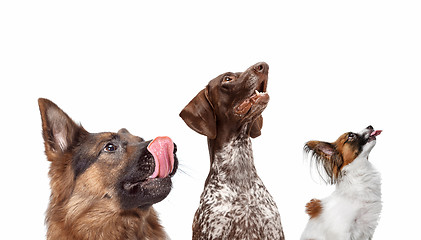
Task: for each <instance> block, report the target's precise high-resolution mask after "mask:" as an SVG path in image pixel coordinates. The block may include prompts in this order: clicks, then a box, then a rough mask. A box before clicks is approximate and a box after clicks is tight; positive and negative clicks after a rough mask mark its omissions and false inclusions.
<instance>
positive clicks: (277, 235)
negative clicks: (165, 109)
mask: <svg viewBox="0 0 421 240" xmlns="http://www.w3.org/2000/svg"><path fill="white" fill-rule="evenodd" d="M268 71H269V65H267V64H266V63H264V62H261V63H257V64H254V65H253V66H251V67H249V68H248V69H247V70H246V71H244V72H237V73H233V72H227V73H224V74H221V75H219V76H218V77H216V78H214V79H213V80H211V81H210V82H209V83H208V85H207V86H206V88H205V89H203V90H201V91H200V92H199V93H198V94H197V95H196V96H195V97H194V98H193V99H192V100H191V101H190V102H189V103H188V104H187V105H186V107H185V108H184V109H183V110H182V111H181V113H180V117H181V118H182V119H183V120H184V122H185V123H186V124H187V125H188V126H189V127H190V128H192V129H193V130H194V131H196V132H198V133H200V134H202V135H205V136H207V138H208V148H209V153H210V161H211V168H210V170H209V174H208V178H207V179H206V182H205V188H204V191H203V193H202V195H201V200H200V206H199V208H198V209H197V211H196V213H195V216H194V220H193V226H192V230H193V236H192V239H194V240H196V239H284V234H283V230H282V224H281V219H280V216H279V212H278V209H277V207H276V204H275V202H274V201H273V199H272V197H271V196H270V194H269V192H268V191H267V190H266V188H265V187H264V185H263V182H262V181H261V180H260V178H259V177H258V176H257V173H256V169H255V166H254V162H253V156H252V155H253V154H252V149H251V141H250V137H252V138H255V137H258V136H260V135H261V129H262V125H263V117H262V112H263V110H264V109H265V108H266V106H267V104H268V102H269V95H268V94H267V93H265V92H266V88H267V80H268ZM256 90H257V91H258V92H264V93H260V94H259V93H256V92H255V91H256ZM233 139H235V140H233ZM233 142H235V144H233ZM228 145H230V147H228ZM237 151H238V152H241V153H240V154H238V155H237V156H236V157H235V158H232V159H231V157H232V156H233V155H236V154H235V153H233V152H237ZM237 207H239V209H243V210H244V211H241V210H237ZM221 208H223V209H224V210H223V211H221V210H220V209H221ZM221 229H222V230H221Z"/></svg>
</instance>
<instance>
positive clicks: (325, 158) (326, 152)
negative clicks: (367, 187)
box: [304, 141, 343, 184]
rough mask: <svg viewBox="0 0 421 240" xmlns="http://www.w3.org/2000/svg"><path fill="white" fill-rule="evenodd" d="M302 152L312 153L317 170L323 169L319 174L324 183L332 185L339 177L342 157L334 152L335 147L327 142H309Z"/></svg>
mask: <svg viewBox="0 0 421 240" xmlns="http://www.w3.org/2000/svg"><path fill="white" fill-rule="evenodd" d="M304 150H305V151H306V152H307V153H309V152H310V151H312V153H311V154H312V157H313V159H314V160H315V163H316V165H317V166H319V168H318V169H324V173H321V172H320V170H319V174H320V176H321V177H322V179H323V180H324V181H325V182H326V183H330V184H334V183H336V182H337V181H338V179H339V178H340V176H341V171H340V170H341V167H342V165H343V159H342V155H341V154H339V152H338V151H337V150H336V147H335V146H334V145H333V144H331V143H328V142H320V141H309V142H307V143H306V145H305V147H304Z"/></svg>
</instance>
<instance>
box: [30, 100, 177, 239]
mask: <svg viewBox="0 0 421 240" xmlns="http://www.w3.org/2000/svg"><path fill="white" fill-rule="evenodd" d="M38 103H39V107H40V111H41V118H42V129H43V137H44V141H45V153H46V155H47V158H48V160H49V161H50V162H51V166H50V172H49V176H50V179H51V182H50V184H51V197H50V204H49V207H48V210H47V216H46V223H47V227H48V231H47V239H54V240H56V239H62V240H67V239H151V240H152V239H167V236H166V234H165V232H164V230H163V228H162V226H161V225H160V223H159V220H158V217H157V214H156V212H155V211H154V209H153V208H152V205H153V204H154V203H157V202H159V201H161V200H163V199H164V198H165V197H166V196H167V195H168V194H169V192H170V190H171V176H172V175H173V174H174V173H175V171H176V169H177V158H176V156H175V152H176V148H175V144H174V143H173V142H172V141H171V139H170V138H168V137H158V138H155V139H154V140H153V141H147V142H146V141H144V140H143V139H142V138H140V137H137V136H133V135H131V134H130V133H129V132H128V131H127V130H126V129H121V130H120V131H118V133H111V132H104V133H89V132H87V131H86V130H85V129H84V128H83V127H82V126H80V125H78V124H76V123H75V122H74V121H72V119H70V118H69V116H68V115H67V114H66V113H64V112H63V111H62V110H61V109H60V108H58V107H57V105H55V104H54V103H53V102H51V101H49V100H47V99H39V100H38Z"/></svg>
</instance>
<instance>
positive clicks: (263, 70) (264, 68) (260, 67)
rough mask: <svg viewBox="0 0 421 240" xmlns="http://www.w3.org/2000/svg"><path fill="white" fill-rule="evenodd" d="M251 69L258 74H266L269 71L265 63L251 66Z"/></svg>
mask: <svg viewBox="0 0 421 240" xmlns="http://www.w3.org/2000/svg"><path fill="white" fill-rule="evenodd" d="M253 69H254V71H256V72H258V73H267V72H268V70H269V65H268V64H267V63H265V62H259V63H256V64H255V65H254V66H253Z"/></svg>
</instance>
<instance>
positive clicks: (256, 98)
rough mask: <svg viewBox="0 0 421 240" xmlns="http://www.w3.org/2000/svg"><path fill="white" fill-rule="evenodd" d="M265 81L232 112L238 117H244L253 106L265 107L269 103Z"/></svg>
mask: <svg viewBox="0 0 421 240" xmlns="http://www.w3.org/2000/svg"><path fill="white" fill-rule="evenodd" d="M266 87H267V79H264V80H263V81H262V82H261V83H260V84H259V86H258V87H257V88H256V89H255V90H254V93H253V94H252V95H251V96H250V97H248V98H246V99H245V100H243V101H242V102H241V103H240V104H238V105H237V106H236V107H235V109H234V111H235V113H236V114H238V115H246V114H247V113H248V112H250V110H251V108H252V107H253V106H254V105H266V104H267V103H268V102H269V94H268V93H267V92H266Z"/></svg>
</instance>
